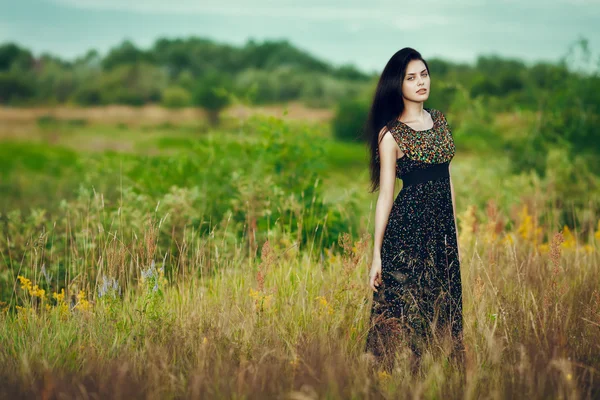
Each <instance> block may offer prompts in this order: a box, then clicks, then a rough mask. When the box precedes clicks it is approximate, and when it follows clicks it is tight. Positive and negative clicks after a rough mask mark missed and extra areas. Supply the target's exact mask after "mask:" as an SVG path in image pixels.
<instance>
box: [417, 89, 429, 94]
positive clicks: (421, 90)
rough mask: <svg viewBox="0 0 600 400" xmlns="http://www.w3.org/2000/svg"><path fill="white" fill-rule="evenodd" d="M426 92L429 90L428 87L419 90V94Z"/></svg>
mask: <svg viewBox="0 0 600 400" xmlns="http://www.w3.org/2000/svg"><path fill="white" fill-rule="evenodd" d="M426 92H427V89H420V90H418V91H417V93H419V94H423V93H426Z"/></svg>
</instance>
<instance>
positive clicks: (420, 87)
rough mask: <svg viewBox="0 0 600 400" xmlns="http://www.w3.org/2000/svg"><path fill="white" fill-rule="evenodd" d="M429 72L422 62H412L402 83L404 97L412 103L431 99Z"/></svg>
mask: <svg viewBox="0 0 600 400" xmlns="http://www.w3.org/2000/svg"><path fill="white" fill-rule="evenodd" d="M429 83H430V82H429V71H427V67H426V66H425V63H424V62H423V61H421V60H411V61H410V62H409V63H408V65H407V67H406V75H405V76H404V80H403V81H402V96H403V97H404V98H405V99H407V100H410V101H414V102H417V103H419V102H424V101H425V100H427V99H428V98H429Z"/></svg>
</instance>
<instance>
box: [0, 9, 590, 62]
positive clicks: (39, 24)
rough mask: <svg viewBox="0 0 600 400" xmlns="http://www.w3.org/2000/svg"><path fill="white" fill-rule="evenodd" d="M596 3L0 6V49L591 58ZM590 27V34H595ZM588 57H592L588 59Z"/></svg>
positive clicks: (347, 58) (370, 58) (357, 58)
mask: <svg viewBox="0 0 600 400" xmlns="http://www.w3.org/2000/svg"><path fill="white" fill-rule="evenodd" d="M598 21H600V0H495V1H492V0H445V1H442V0H412V1H403V0H394V1H391V0H369V1H367V0H360V1H359V0H171V1H167V0H0V42H6V41H16V42H17V43H19V44H21V45H24V46H26V47H28V48H29V49H31V50H33V51H34V53H35V54H40V53H41V52H50V53H53V54H56V55H60V56H62V57H64V58H68V59H71V58H73V57H75V56H78V55H83V54H84V53H85V52H86V51H87V50H89V49H92V48H93V49H96V50H98V51H100V53H102V54H105V53H106V51H107V50H108V49H109V48H110V47H112V46H114V45H116V44H118V43H120V42H122V41H123V40H124V39H130V40H132V41H133V42H134V43H136V44H137V45H138V46H140V47H142V48H147V47H149V46H150V45H151V44H152V43H153V42H154V40H155V39H156V38H158V37H170V38H175V37H187V36H190V35H194V36H202V37H209V38H212V39H214V40H216V41H218V42H223V43H229V44H233V45H243V44H244V43H245V42H246V41H247V40H248V39H250V38H253V39H255V40H258V41H262V40H264V39H288V40H290V42H291V43H293V44H294V45H296V46H298V47H299V48H302V49H304V50H307V51H309V52H311V53H312V54H314V55H316V56H317V57H320V58H323V59H325V60H328V61H330V62H332V63H333V64H335V65H341V64H343V63H353V64H355V65H356V66H358V67H359V68H361V69H363V70H365V71H380V70H381V69H382V68H383V66H384V65H385V63H386V62H387V60H388V59H389V57H391V55H392V54H393V53H395V52H396V51H397V50H399V49H400V48H402V47H405V46H410V47H414V48H416V49H417V50H419V51H420V52H421V53H422V54H423V56H424V57H425V58H428V57H434V56H439V57H443V58H446V59H448V60H454V61H465V62H473V61H474V60H475V58H476V57H477V56H478V55H490V54H498V55H502V56H506V57H514V58H519V59H522V60H524V61H526V62H534V61H537V60H548V61H554V60H557V59H558V58H560V57H561V56H563V55H564V54H565V53H566V52H567V51H568V48H569V46H570V45H572V44H573V43H575V42H576V41H577V40H578V39H579V38H585V39H587V40H588V41H589V46H590V49H591V50H592V53H593V54H594V55H597V54H598V50H600V29H599V28H597V24H598ZM595 25H596V27H595ZM595 57H597V56H595Z"/></svg>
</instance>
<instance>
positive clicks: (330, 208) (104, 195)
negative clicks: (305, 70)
mask: <svg viewBox="0 0 600 400" xmlns="http://www.w3.org/2000/svg"><path fill="white" fill-rule="evenodd" d="M40 123H41V124H42V125H44V126H47V125H48V124H58V123H59V121H57V120H54V119H52V118H43V119H41V122H40ZM86 129H88V128H86ZM324 143H325V142H324V141H322V140H316V137H315V135H314V133H313V132H312V131H311V130H310V129H308V128H305V127H296V126H292V125H289V124H288V123H285V122H284V121H283V120H280V119H276V118H265V117H253V118H251V119H250V120H248V121H247V122H246V123H245V124H244V126H243V128H242V130H241V131H240V132H237V133H236V134H235V135H233V136H232V135H231V134H228V135H224V134H223V132H214V133H213V134H210V135H206V136H203V137H201V138H197V139H192V138H188V140H187V141H186V142H185V146H184V147H183V148H180V149H181V150H180V151H179V152H177V153H175V154H169V155H167V154H162V155H153V156H143V155H134V154H118V153H113V152H104V153H102V152H98V153H90V154H87V155H79V154H78V153H75V152H73V151H70V150H65V149H61V148H59V147H49V146H47V145H43V144H39V145H33V144H30V143H27V144H21V143H12V144H11V143H8V142H6V143H4V144H3V146H2V147H1V152H2V154H0V169H1V171H2V172H1V173H2V176H3V177H2V179H1V180H0V182H2V189H3V192H4V193H6V194H7V196H3V197H2V209H3V210H6V213H4V215H3V218H4V222H5V225H4V227H5V234H6V235H5V236H3V237H2V238H0V251H2V252H7V251H8V248H9V246H10V253H11V254H12V256H11V257H12V258H11V260H12V261H10V262H17V260H18V263H19V266H17V265H11V266H9V267H8V268H4V270H5V271H17V270H19V269H20V268H21V270H22V273H23V274H28V275H31V274H33V270H30V269H31V268H34V267H33V266H34V265H35V263H36V262H37V261H36V260H37V258H36V257H37V256H36V255H35V254H34V253H32V252H31V249H32V248H31V243H32V237H38V236H39V232H47V233H48V232H52V233H51V235H48V234H44V235H42V238H41V239H39V238H38V241H36V243H40V245H41V246H42V247H43V248H44V249H45V252H44V255H43V256H42V257H43V258H44V260H45V262H46V264H47V265H48V266H49V270H50V271H51V272H52V273H53V274H55V276H57V277H59V278H61V279H62V278H63V277H64V276H66V275H67V274H69V273H70V272H72V270H73V269H75V268H78V265H79V263H81V262H84V261H83V260H84V259H91V258H93V259H97V258H98V257H99V256H100V254H99V253H98V252H99V251H102V249H105V248H106V247H107V246H108V245H109V244H110V241H112V240H114V237H113V236H112V235H113V233H111V232H119V236H121V235H122V236H123V237H128V238H132V237H136V236H137V237H143V236H144V232H145V231H146V230H147V226H146V224H145V221H146V220H147V219H148V218H149V216H152V218H154V219H156V220H159V219H160V220H161V221H160V223H159V224H158V225H159V226H158V228H157V229H158V232H157V236H156V245H157V252H158V253H159V254H165V253H167V252H168V253H169V254H172V255H173V256H174V257H187V256H189V254H188V253H189V252H190V251H194V248H195V246H201V243H202V242H203V241H205V240H209V238H211V237H215V235H216V237H222V240H221V239H220V240H219V246H220V251H232V252H235V251H237V250H236V248H237V247H238V246H240V243H242V245H243V247H248V246H251V243H262V242H264V241H265V240H267V239H268V238H270V237H272V236H273V235H277V236H278V237H289V238H291V240H294V241H295V242H296V243H297V245H298V247H299V248H304V247H306V246H310V247H314V249H315V254H319V252H320V251H322V249H324V248H326V247H330V246H332V245H334V244H335V243H336V242H337V239H338V235H339V234H340V233H342V232H357V231H358V222H359V221H358V220H357V219H355V218H351V216H352V215H353V214H354V213H356V212H357V208H356V207H357V203H356V199H353V198H349V199H345V200H341V201H337V202H335V203H333V204H331V203H327V202H325V201H324V189H325V187H324V185H323V178H322V177H323V175H324V174H325V172H326V167H328V166H329V165H330V164H329V161H330V160H328V159H327V157H326V153H325V152H326V150H327V148H326V147H325V146H324ZM329 151H331V150H329ZM34 206H36V207H38V208H34ZM50 216H51V218H50ZM69 221H71V222H69ZM83 221H85V224H83ZM73 224H75V225H77V226H78V227H77V228H75V227H74V225H73ZM82 224H83V225H82ZM85 226H94V227H95V228H94V233H92V232H91V231H88V230H87V229H88V228H86V227H85ZM109 231H110V232H109ZM90 235H91V236H90ZM50 237H51V240H46V239H49V238H50ZM182 243H196V245H194V246H191V247H189V248H188V247H181V244H182ZM70 251H77V252H78V254H80V255H81V258H78V259H77V260H70V259H63V258H61V257H60V256H58V262H57V258H55V257H54V256H53V255H61V254H67V253H69V252H70ZM186 254H187V255H186ZM207 257H208V256H207ZM210 257H214V255H211V256H210ZM210 257H209V258H210ZM2 262H8V261H7V260H6V259H5V260H4V261H2V260H0V263H2ZM1 266H2V265H1V264H0V267H1ZM50 266H51V267H50ZM87 274H89V275H86V279H87V278H89V279H90V280H94V279H95V276H94V274H95V270H90V271H88V272H87ZM8 275H10V274H7V275H6V276H4V277H2V276H0V283H2V282H7V281H9V280H10V279H13V278H14V277H9V276H8ZM0 286H1V287H5V288H9V287H10V286H9V285H5V284H3V283H2V284H1V285H0ZM7 290H8V289H7ZM1 296H2V294H1V293H0V297H1Z"/></svg>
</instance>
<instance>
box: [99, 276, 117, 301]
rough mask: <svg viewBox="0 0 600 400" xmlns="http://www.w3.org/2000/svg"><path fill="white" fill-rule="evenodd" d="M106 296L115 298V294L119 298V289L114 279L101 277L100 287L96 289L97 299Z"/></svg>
mask: <svg viewBox="0 0 600 400" xmlns="http://www.w3.org/2000/svg"><path fill="white" fill-rule="evenodd" d="M107 294H110V295H111V296H112V297H113V298H115V297H116V296H117V294H118V295H119V296H120V295H121V287H120V286H119V282H117V280H116V279H115V278H112V277H111V278H107V277H106V276H102V285H101V286H99V287H98V297H99V298H102V297H103V296H105V295H107Z"/></svg>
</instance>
